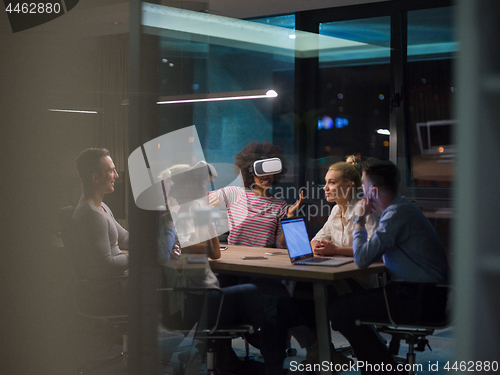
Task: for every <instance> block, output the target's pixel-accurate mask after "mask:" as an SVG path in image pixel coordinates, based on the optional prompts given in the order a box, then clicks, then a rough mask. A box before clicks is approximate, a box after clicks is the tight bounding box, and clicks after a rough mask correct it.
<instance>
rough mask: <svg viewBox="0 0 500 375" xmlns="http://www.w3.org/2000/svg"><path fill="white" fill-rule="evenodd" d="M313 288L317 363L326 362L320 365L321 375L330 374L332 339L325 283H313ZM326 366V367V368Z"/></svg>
mask: <svg viewBox="0 0 500 375" xmlns="http://www.w3.org/2000/svg"><path fill="white" fill-rule="evenodd" d="M313 288H314V307H315V310H316V334H317V338H318V349H319V363H320V365H321V364H322V363H325V362H324V361H326V363H327V364H328V365H327V366H325V368H323V366H321V375H332V371H331V369H330V364H331V363H332V359H331V358H330V342H331V340H332V338H331V334H330V324H329V322H328V315H327V313H328V307H329V306H328V295H327V290H326V285H325V284H324V283H323V282H320V281H318V282H315V283H313ZM327 368H328V369H327Z"/></svg>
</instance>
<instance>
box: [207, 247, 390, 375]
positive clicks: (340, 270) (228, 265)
mask: <svg viewBox="0 0 500 375" xmlns="http://www.w3.org/2000/svg"><path fill="white" fill-rule="evenodd" d="M224 246H226V245H224ZM275 252H280V249H269V248H262V247H247V246H234V245H227V250H225V251H222V255H221V257H220V258H219V259H215V260H210V266H211V268H212V270H213V271H214V272H216V273H221V274H231V275H241V276H255V277H266V278H277V279H281V280H294V281H304V282H310V283H312V285H313V294H314V296H313V297H314V306H315V310H316V328H317V339H318V346H319V358H320V363H324V362H323V361H327V363H331V360H330V342H331V336H330V326H329V323H328V316H327V311H328V297H327V285H328V284H331V283H333V282H334V281H336V280H341V279H347V278H351V277H357V276H363V275H368V274H374V273H383V272H385V265H384V264H383V263H382V262H380V263H374V264H372V265H371V266H369V267H368V268H365V269H360V268H358V267H356V265H355V264H354V263H353V262H350V263H347V264H344V265H341V266H336V267H331V266H316V265H315V266H309V265H296V264H292V263H291V262H290V258H289V256H288V253H287V251H286V249H284V250H281V252H282V254H280V255H267V254H266V253H275ZM242 257H266V259H242ZM325 367H327V366H325ZM321 374H324V375H326V374H329V375H330V374H332V371H330V369H326V368H323V366H322V369H321Z"/></svg>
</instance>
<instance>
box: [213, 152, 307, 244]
mask: <svg viewBox="0 0 500 375" xmlns="http://www.w3.org/2000/svg"><path fill="white" fill-rule="evenodd" d="M268 158H279V159H280V160H281V162H282V164H283V169H282V171H281V172H280V173H279V174H275V175H265V176H256V175H255V174H254V173H253V169H252V165H253V163H254V162H255V161H257V160H261V159H268ZM235 160H236V161H235V164H236V166H238V167H239V168H240V171H241V176H242V178H243V185H244V187H236V186H228V187H225V188H223V189H220V190H216V191H214V192H213V193H211V194H210V196H209V202H210V205H211V206H213V207H217V206H219V205H220V203H221V202H222V203H224V204H225V205H226V206H227V211H228V219H229V229H230V233H229V237H228V243H229V244H230V245H244V246H256V247H276V248H280V249H282V248H286V242H285V237H284V235H283V231H282V229H281V223H280V220H281V219H282V218H283V217H286V216H287V217H292V216H293V215H294V213H295V211H296V210H297V208H298V207H299V206H300V205H301V204H302V200H303V196H302V194H301V195H300V197H299V200H298V201H297V202H295V203H294V204H293V205H291V206H290V207H287V203H286V202H285V200H283V199H281V198H277V197H275V196H273V195H272V194H271V192H270V188H271V186H272V185H274V184H277V183H279V182H280V180H281V178H283V176H284V175H285V173H286V171H287V168H286V160H285V159H284V157H283V151H282V150H281V149H280V148H279V147H277V146H274V145H272V144H271V143H269V142H263V143H258V142H252V143H250V144H249V145H247V146H245V147H244V148H243V150H242V151H241V152H240V153H238V154H237V155H236V156H235Z"/></svg>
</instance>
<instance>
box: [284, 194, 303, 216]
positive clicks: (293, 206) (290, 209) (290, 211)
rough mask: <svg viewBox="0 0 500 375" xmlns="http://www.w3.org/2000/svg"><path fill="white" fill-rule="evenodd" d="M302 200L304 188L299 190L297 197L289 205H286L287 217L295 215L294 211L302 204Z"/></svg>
mask: <svg viewBox="0 0 500 375" xmlns="http://www.w3.org/2000/svg"><path fill="white" fill-rule="evenodd" d="M303 202H304V190H302V191H301V192H300V195H299V199H298V200H297V201H296V202H295V203H294V204H292V205H291V206H290V207H288V215H287V216H288V217H293V216H294V215H295V211H297V209H298V208H299V207H300V206H302V203H303Z"/></svg>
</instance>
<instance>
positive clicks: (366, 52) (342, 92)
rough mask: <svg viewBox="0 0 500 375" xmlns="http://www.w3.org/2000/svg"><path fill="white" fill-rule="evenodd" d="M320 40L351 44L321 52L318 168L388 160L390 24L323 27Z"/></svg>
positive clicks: (368, 21) (373, 21)
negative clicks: (351, 158) (351, 160)
mask: <svg viewBox="0 0 500 375" xmlns="http://www.w3.org/2000/svg"><path fill="white" fill-rule="evenodd" d="M319 27H320V29H319V30H320V34H321V35H328V36H331V37H336V38H343V39H346V40H349V41H351V42H352V45H351V46H348V47H346V48H344V49H341V50H333V51H332V50H326V49H322V50H320V52H319V80H318V81H319V83H318V107H317V110H318V132H317V140H316V160H315V161H316V164H315V165H316V168H317V173H318V174H319V175H320V176H323V175H324V174H325V172H326V169H327V168H328V166H330V165H331V164H332V163H334V162H337V161H340V160H343V159H344V157H345V156H346V155H351V154H355V155H357V156H358V157H360V158H361V157H368V156H372V157H377V158H381V159H388V158H389V137H388V134H389V109H390V106H389V95H390V84H391V75H390V43H391V40H390V37H391V19H390V17H389V16H387V17H375V18H365V19H359V20H348V21H338V22H328V23H320V26H319Z"/></svg>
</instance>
